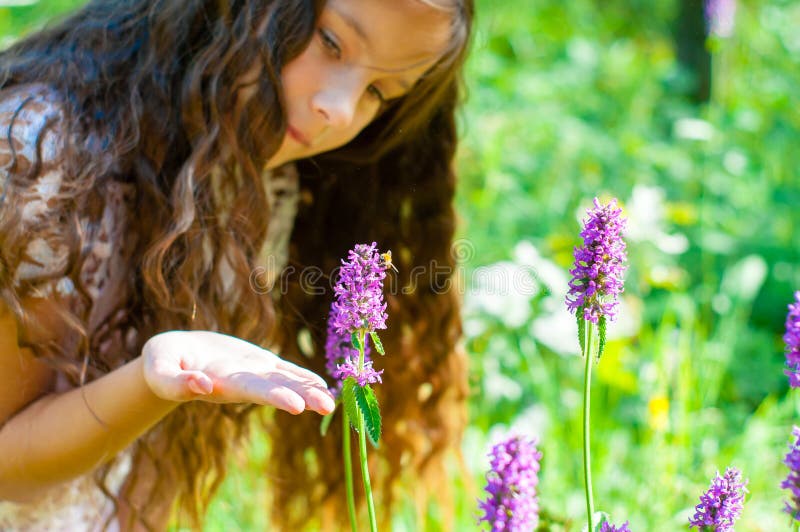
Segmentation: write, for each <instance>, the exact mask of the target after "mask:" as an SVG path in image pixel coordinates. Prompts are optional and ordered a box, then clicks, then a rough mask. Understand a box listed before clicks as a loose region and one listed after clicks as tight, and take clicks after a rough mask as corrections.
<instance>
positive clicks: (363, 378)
mask: <svg viewBox="0 0 800 532" xmlns="http://www.w3.org/2000/svg"><path fill="white" fill-rule="evenodd" d="M382 374H383V370H380V371H375V369H374V368H373V367H372V361H371V360H367V361H365V362H364V368H363V369H362V370H361V371H359V370H358V355H356V357H355V358H348V359H347V360H345V361H344V363H342V364H339V366H338V367H337V368H336V375H335V377H336V378H338V379H340V380H341V381H342V382H344V380H345V379H346V378H347V377H353V378H354V379H356V380H357V381H358V385H359V386H366V385H367V384H374V383H376V382H383V381H382V380H381V375H382Z"/></svg>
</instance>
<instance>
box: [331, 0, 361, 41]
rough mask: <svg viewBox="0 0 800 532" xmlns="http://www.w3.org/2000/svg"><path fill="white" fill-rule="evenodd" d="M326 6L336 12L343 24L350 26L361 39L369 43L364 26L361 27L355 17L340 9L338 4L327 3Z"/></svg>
mask: <svg viewBox="0 0 800 532" xmlns="http://www.w3.org/2000/svg"><path fill="white" fill-rule="evenodd" d="M328 7H330V8H331V10H332V11H335V12H336V14H337V15H339V17H340V18H341V19H342V20H344V22H345V24H347V25H348V26H350V28H351V29H352V30H353V31H354V32H356V34H357V35H358V36H359V37H360V38H361V40H362V41H364V42H365V43H366V44H370V42H369V36H367V32H365V31H364V28H363V27H361V24H360V23H359V22H358V21H357V20H356V19H355V18H353V17H352V16H351V15H350V14H349V13H345V12H344V11H342V10H341V9H340V8H339V7H338V6H335V5H331V4H328Z"/></svg>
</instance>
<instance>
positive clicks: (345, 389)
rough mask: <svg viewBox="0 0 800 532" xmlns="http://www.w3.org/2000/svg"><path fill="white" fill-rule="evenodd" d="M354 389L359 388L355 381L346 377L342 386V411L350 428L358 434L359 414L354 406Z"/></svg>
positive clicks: (356, 406) (355, 405)
mask: <svg viewBox="0 0 800 532" xmlns="http://www.w3.org/2000/svg"><path fill="white" fill-rule="evenodd" d="M356 388H359V386H358V384H357V383H356V380H355V379H354V378H353V377H347V378H346V379H345V380H344V384H342V404H343V405H344V411H345V412H346V413H347V418H348V419H349V420H350V426H351V427H353V429H355V431H356V432H358V416H360V415H361V413H360V412H359V410H358V405H357V404H356Z"/></svg>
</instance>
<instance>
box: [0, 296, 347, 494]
mask: <svg viewBox="0 0 800 532" xmlns="http://www.w3.org/2000/svg"><path fill="white" fill-rule="evenodd" d="M0 310H1V309H0ZM0 338H3V339H4V340H3V341H2V343H0V347H2V349H3V350H2V351H0V360H3V361H5V362H4V363H3V364H2V365H0V366H5V365H6V364H7V363H8V361H14V360H23V359H24V358H30V353H25V352H24V350H22V349H20V348H19V347H18V346H17V345H16V343H14V345H13V346H9V344H10V342H9V341H8V340H7V339H8V338H16V330H15V327H13V325H12V326H9V321H8V320H7V319H6V320H0ZM8 365H9V366H12V365H13V364H8ZM20 367H21V368H22V367H23V366H20ZM27 377H28V375H27V374H25V373H24V372H23V371H21V370H20V371H17V372H8V373H0V388H2V389H5V390H19V389H20V382H21V381H22V380H24V379H26V378H27ZM0 397H4V398H6V399H5V402H6V404H5V405H4V404H2V403H0V413H3V412H6V415H8V414H7V413H8V410H9V408H8V406H9V405H8V400H7V397H9V394H8V393H4V394H3V395H2V396H0ZM187 400H205V401H211V402H218V403H228V402H237V403H238V402H250V403H258V404H271V405H273V406H276V407H278V408H282V409H284V410H287V411H289V412H291V413H295V414H297V413H300V412H303V411H304V410H305V409H312V410H316V411H317V412H320V413H323V414H325V413H328V412H330V411H331V410H333V406H334V404H333V399H332V397H331V395H330V393H329V392H328V391H327V388H326V386H325V383H324V381H323V380H322V379H321V378H320V377H318V376H317V375H315V374H313V373H311V372H309V371H306V370H304V369H302V368H299V367H298V366H295V365H294V364H290V363H288V362H286V361H284V360H282V359H280V358H278V357H277V356H275V355H274V354H272V353H270V352H269V351H267V350H265V349H261V348H260V347H258V346H255V345H253V344H250V343H248V342H245V341H243V340H240V339H237V338H233V337H230V336H225V335H222V334H217V333H211V332H205V331H170V332H167V333H162V334H159V335H156V336H155V337H153V338H151V339H150V340H149V341H148V342H147V343H146V344H145V347H144V349H143V354H142V356H141V357H139V358H136V359H135V360H133V361H131V362H129V363H128V364H126V365H125V366H122V367H120V368H118V369H116V370H114V371H112V372H110V373H109V374H107V375H105V376H103V377H101V378H99V379H97V380H95V381H93V382H91V383H89V384H87V385H85V386H83V387H82V388H76V389H73V390H70V391H68V392H66V393H61V394H54V393H51V394H48V395H45V396H44V397H42V398H40V399H39V400H37V401H35V402H34V403H32V404H30V405H28V406H26V407H25V408H24V409H23V410H21V411H20V412H18V413H17V414H16V415H14V416H13V417H11V418H10V419H8V420H7V421H6V420H5V419H0V423H3V421H6V422H5V424H4V425H2V428H0V499H6V500H13V501H18V502H26V501H31V500H34V499H35V498H36V497H37V496H38V495H39V494H41V493H42V492H43V491H44V490H46V489H48V488H50V487H52V486H54V485H56V484H58V483H60V482H63V481H65V480H69V479H71V478H74V477H76V476H79V475H82V474H85V473H87V472H89V471H92V470H93V469H94V468H95V467H97V466H98V465H100V464H102V463H103V462H104V461H106V460H108V459H110V458H111V457H113V456H114V455H115V454H116V453H118V452H119V451H121V450H123V449H125V448H126V447H127V446H128V445H130V444H131V443H132V442H133V441H134V440H135V439H136V438H137V437H139V436H140V435H141V434H143V433H145V432H146V431H147V430H148V429H149V428H150V427H152V426H153V425H154V424H156V423H157V422H158V421H159V420H161V419H162V418H163V417H164V416H166V415H167V414H168V413H169V412H170V411H171V410H172V409H173V408H176V407H177V406H178V405H179V404H180V403H181V402H182V401H187Z"/></svg>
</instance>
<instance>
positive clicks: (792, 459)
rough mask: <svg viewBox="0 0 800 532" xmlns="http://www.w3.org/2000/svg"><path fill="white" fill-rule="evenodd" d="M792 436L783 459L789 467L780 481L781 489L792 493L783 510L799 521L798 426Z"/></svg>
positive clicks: (799, 433) (799, 470) (799, 463)
mask: <svg viewBox="0 0 800 532" xmlns="http://www.w3.org/2000/svg"><path fill="white" fill-rule="evenodd" d="M792 436H794V441H793V442H792V444H791V445H790V446H789V452H788V453H787V454H786V458H784V459H783V463H784V464H786V466H787V467H788V468H789V475H788V476H787V477H786V480H784V481H783V482H781V489H785V490H789V491H790V492H791V494H792V500H791V502H786V504H785V506H784V508H783V509H784V511H785V512H786V513H788V514H789V515H791V516H792V519H794V520H795V521H800V427H797V426H795V427H794V428H793V429H792Z"/></svg>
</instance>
